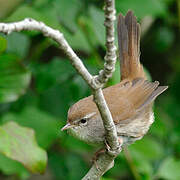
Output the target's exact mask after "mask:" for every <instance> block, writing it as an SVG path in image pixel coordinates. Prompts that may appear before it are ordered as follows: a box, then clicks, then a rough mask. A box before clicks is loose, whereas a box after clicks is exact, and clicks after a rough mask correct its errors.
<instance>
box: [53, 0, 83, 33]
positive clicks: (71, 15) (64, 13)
mask: <svg viewBox="0 0 180 180" xmlns="http://www.w3.org/2000/svg"><path fill="white" fill-rule="evenodd" d="M53 5H54V7H55V8H54V9H55V10H56V13H57V15H58V19H59V20H60V23H61V24H63V25H65V27H67V28H68V29H69V30H71V31H76V30H77V24H76V18H77V15H78V12H79V10H81V9H82V2H80V1H78V0H68V1H59V0H54V1H53ZM70 6H71V10H70V9H69V8H70Z"/></svg>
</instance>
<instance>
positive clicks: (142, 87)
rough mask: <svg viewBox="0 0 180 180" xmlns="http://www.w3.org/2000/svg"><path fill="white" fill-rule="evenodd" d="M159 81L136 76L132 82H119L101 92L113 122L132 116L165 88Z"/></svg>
mask: <svg viewBox="0 0 180 180" xmlns="http://www.w3.org/2000/svg"><path fill="white" fill-rule="evenodd" d="M158 85H159V82H158V81H155V82H149V81H147V80H144V79H143V78H137V79H135V80H133V81H132V82H129V81H128V82H121V83H119V84H117V85H115V86H111V87H109V88H106V89H105V90H104V91H103V92H104V95H105V99H106V101H107V104H108V107H109V109H110V111H111V113H112V116H113V119H114V122H115V123H119V122H120V121H123V120H127V119H129V118H133V117H134V116H135V115H137V113H139V112H141V111H142V110H143V109H144V108H145V107H147V106H148V105H149V104H150V103H152V102H153V101H154V100H155V98H156V97H157V96H158V95H160V94H161V93H162V92H163V91H165V90H166V89H167V86H158Z"/></svg>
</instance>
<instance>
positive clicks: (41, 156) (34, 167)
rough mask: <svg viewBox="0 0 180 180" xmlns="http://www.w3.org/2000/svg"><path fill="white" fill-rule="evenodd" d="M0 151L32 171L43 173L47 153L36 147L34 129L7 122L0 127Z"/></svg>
mask: <svg viewBox="0 0 180 180" xmlns="http://www.w3.org/2000/svg"><path fill="white" fill-rule="evenodd" d="M0 152H1V153H2V154H4V155H5V156H7V157H9V158H11V159H13V160H16V161H18V162H21V163H22V164H23V165H24V166H25V167H26V168H27V169H28V170H30V171H31V172H32V173H43V172H44V171H45V168H46V163H47V154H46V152H45V151H44V150H43V149H41V148H40V147H38V144H37V143H36V140H35V135H34V131H33V130H32V129H30V128H25V127H21V126H19V125H18V124H16V123H15V122H12V121H11V122H8V123H6V124H4V125H2V126H1V127H0Z"/></svg>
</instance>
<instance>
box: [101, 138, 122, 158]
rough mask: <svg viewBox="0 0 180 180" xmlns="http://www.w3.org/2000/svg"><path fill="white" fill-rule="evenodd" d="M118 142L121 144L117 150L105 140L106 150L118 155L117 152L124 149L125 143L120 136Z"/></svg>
mask: <svg viewBox="0 0 180 180" xmlns="http://www.w3.org/2000/svg"><path fill="white" fill-rule="evenodd" d="M118 142H119V146H118V149H117V150H112V149H111V147H110V146H109V144H108V142H107V141H106V140H105V141H104V143H105V146H106V150H107V152H108V154H110V155H112V156H116V155H117V153H120V152H121V150H122V145H123V139H122V138H120V137H118Z"/></svg>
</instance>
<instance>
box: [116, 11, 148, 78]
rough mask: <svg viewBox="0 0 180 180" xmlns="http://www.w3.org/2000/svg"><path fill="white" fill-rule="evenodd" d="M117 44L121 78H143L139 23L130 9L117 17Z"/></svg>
mask: <svg viewBox="0 0 180 180" xmlns="http://www.w3.org/2000/svg"><path fill="white" fill-rule="evenodd" d="M117 30H118V45H119V58H120V70H121V71H120V72H121V80H124V79H129V80H133V79H135V78H139V77H142V78H145V73H144V71H143V67H142V65H141V64H140V61H139V56H140V50H139V49H140V25H139V24H138V23H137V20H136V17H135V16H134V15H133V13H132V11H128V13H127V15H126V16H125V17H124V16H123V15H122V14H120V15H119V17H118V26H117Z"/></svg>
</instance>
